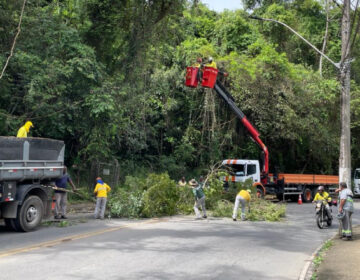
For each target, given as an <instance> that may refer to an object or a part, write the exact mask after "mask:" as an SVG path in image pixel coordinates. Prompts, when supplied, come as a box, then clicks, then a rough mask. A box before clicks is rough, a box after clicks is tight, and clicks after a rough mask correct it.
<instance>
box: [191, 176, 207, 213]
mask: <svg viewBox="0 0 360 280" xmlns="http://www.w3.org/2000/svg"><path fill="white" fill-rule="evenodd" d="M189 185H190V186H191V187H192V191H193V194H194V196H195V204H194V211H195V215H196V219H201V214H200V211H199V206H201V210H202V212H203V216H202V217H203V218H204V219H206V218H207V216H206V209H205V193H204V190H203V185H199V184H198V182H196V180H195V179H192V180H190V182H189Z"/></svg>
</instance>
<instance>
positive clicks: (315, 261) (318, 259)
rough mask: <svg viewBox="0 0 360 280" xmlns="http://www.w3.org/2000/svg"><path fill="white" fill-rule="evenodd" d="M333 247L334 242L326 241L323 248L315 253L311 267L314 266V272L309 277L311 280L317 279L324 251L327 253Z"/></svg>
mask: <svg viewBox="0 0 360 280" xmlns="http://www.w3.org/2000/svg"><path fill="white" fill-rule="evenodd" d="M333 245H334V241H332V240H327V241H326V242H325V243H324V244H323V246H322V247H321V249H320V250H319V252H318V253H317V255H316V256H315V258H314V259H313V265H314V272H313V274H312V276H311V280H316V279H318V276H317V270H318V268H319V266H320V264H321V263H322V262H323V260H324V255H325V254H326V251H328V250H329V249H330V248H331V247H332V246H333Z"/></svg>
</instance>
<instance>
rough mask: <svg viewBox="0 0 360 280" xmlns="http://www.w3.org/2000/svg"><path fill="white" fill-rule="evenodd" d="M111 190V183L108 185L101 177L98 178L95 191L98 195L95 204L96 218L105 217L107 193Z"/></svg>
mask: <svg viewBox="0 0 360 280" xmlns="http://www.w3.org/2000/svg"><path fill="white" fill-rule="evenodd" d="M110 191H111V188H110V187H109V185H107V184H106V183H105V182H104V181H103V180H102V179H101V178H100V177H97V178H96V186H95V189H94V193H95V195H96V206H95V213H94V216H95V219H99V218H100V219H101V220H103V219H104V215H105V209H106V201H107V193H108V192H110Z"/></svg>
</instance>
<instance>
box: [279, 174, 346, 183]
mask: <svg viewBox="0 0 360 280" xmlns="http://www.w3.org/2000/svg"><path fill="white" fill-rule="evenodd" d="M278 179H280V180H282V179H284V183H285V184H306V185H336V184H338V183H339V176H333V175H316V174H288V173H280V174H279V175H278Z"/></svg>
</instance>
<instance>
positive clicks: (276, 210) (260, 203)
mask: <svg viewBox="0 0 360 280" xmlns="http://www.w3.org/2000/svg"><path fill="white" fill-rule="evenodd" d="M285 213H286V206H285V205H284V204H274V203H272V202H270V201H267V200H264V199H257V198H253V199H252V201H251V204H250V212H249V213H248V214H247V216H246V217H247V219H248V220H250V221H268V222H277V221H280V220H281V218H284V217H285Z"/></svg>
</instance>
